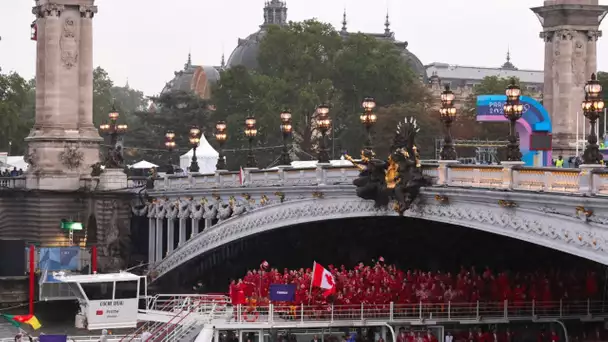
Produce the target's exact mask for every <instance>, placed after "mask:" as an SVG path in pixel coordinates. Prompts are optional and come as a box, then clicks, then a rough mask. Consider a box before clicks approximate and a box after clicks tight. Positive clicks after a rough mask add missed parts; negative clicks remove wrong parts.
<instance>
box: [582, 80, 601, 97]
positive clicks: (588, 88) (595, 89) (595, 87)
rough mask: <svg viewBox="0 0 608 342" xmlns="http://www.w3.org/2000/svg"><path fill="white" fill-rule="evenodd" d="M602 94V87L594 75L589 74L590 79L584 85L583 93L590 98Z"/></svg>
mask: <svg viewBox="0 0 608 342" xmlns="http://www.w3.org/2000/svg"><path fill="white" fill-rule="evenodd" d="M601 92H602V85H601V84H600V82H599V81H598V80H597V76H596V75H595V74H591V79H590V80H589V81H588V82H587V84H585V93H587V94H588V95H590V96H591V97H597V96H599V94H600V93H601Z"/></svg>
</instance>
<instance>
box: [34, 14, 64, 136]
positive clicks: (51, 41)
mask: <svg viewBox="0 0 608 342" xmlns="http://www.w3.org/2000/svg"><path fill="white" fill-rule="evenodd" d="M40 7H41V8H40V11H42V13H43V16H44V18H45V19H43V22H44V24H43V25H42V26H44V31H45V32H44V41H43V42H41V43H39V44H41V45H44V51H45V54H44V56H38V57H41V58H44V61H43V65H44V76H43V77H44V82H43V84H44V86H43V87H44V92H43V94H42V96H43V101H44V104H43V110H42V115H41V118H42V120H43V122H44V126H45V128H47V129H50V130H55V129H57V128H58V123H59V121H60V120H61V117H60V100H61V98H60V96H61V89H60V82H61V78H60V73H61V71H60V67H61V49H60V44H59V41H60V39H61V22H60V19H59V17H60V16H61V12H63V11H64V9H65V8H64V6H63V5H56V4H49V3H47V4H45V5H42V6H40Z"/></svg>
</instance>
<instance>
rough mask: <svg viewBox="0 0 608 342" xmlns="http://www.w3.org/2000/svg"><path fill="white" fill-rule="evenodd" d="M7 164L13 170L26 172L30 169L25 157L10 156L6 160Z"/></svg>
mask: <svg viewBox="0 0 608 342" xmlns="http://www.w3.org/2000/svg"><path fill="white" fill-rule="evenodd" d="M6 163H7V164H9V165H10V166H11V168H13V167H16V168H17V170H19V169H21V170H23V171H25V170H27V168H28V167H29V165H28V164H27V163H26V162H25V160H24V158H23V156H8V157H7V158H6Z"/></svg>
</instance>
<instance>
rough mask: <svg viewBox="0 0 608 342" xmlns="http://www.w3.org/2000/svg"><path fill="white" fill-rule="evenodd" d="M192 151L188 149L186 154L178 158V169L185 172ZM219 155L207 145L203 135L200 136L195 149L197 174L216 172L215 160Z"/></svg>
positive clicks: (190, 160) (190, 159)
mask: <svg viewBox="0 0 608 342" xmlns="http://www.w3.org/2000/svg"><path fill="white" fill-rule="evenodd" d="M193 155H194V149H190V151H188V152H187V153H186V154H183V155H182V156H181V157H179V167H181V168H182V169H183V170H187V169H188V168H189V167H190V163H191V162H192V156H193ZM219 155H220V154H219V153H217V151H216V150H215V149H214V148H213V147H212V146H211V145H210V144H209V142H208V141H207V139H206V138H205V135H204V134H202V135H201V141H200V142H199V144H198V147H197V148H196V161H197V162H198V167H199V171H198V172H199V173H214V172H215V170H216V167H215V165H216V164H217V158H218V157H219Z"/></svg>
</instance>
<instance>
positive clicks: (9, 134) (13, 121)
mask: <svg viewBox="0 0 608 342" xmlns="http://www.w3.org/2000/svg"><path fill="white" fill-rule="evenodd" d="M35 95H36V93H35V88H34V85H33V82H28V81H26V80H25V79H23V78H22V77H21V76H19V75H18V74H17V73H10V74H1V73H0V151H7V152H8V151H9V150H10V153H11V154H13V155H15V154H21V153H24V151H25V149H26V145H25V142H24V141H23V139H24V138H25V137H26V136H27V134H28V133H29V130H30V128H31V127H32V125H33V124H34V116H35V108H34V107H35V97H36V96H35ZM9 145H10V147H9Z"/></svg>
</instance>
